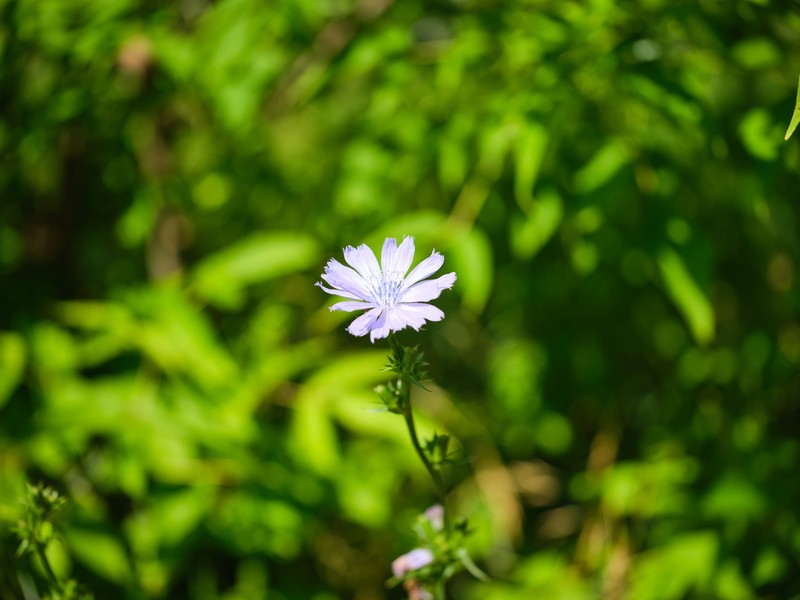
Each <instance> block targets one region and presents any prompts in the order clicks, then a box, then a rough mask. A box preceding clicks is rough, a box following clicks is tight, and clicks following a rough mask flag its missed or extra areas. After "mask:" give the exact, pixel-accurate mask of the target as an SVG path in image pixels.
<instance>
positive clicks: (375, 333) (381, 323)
mask: <svg viewBox="0 0 800 600" xmlns="http://www.w3.org/2000/svg"><path fill="white" fill-rule="evenodd" d="M370 312H371V311H370ZM388 312H389V311H387V310H384V311H383V312H382V313H381V315H380V316H379V317H378V320H377V321H375V324H374V325H373V326H372V330H371V331H370V332H369V341H371V342H373V343H374V342H375V340H380V339H382V338H385V337H387V336H388V335H389V332H390V331H391V330H392V328H391V324H390V321H389V315H388V314H387V313H388Z"/></svg>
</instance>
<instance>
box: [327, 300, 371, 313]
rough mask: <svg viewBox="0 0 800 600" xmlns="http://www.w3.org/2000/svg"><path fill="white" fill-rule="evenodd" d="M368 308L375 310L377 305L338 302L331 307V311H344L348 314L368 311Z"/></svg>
mask: <svg viewBox="0 0 800 600" xmlns="http://www.w3.org/2000/svg"><path fill="white" fill-rule="evenodd" d="M368 308H375V305H374V304H373V303H372V302H352V301H346V302H337V303H336V304H334V305H333V306H331V310H344V311H347V312H352V311H354V310H367V309H368Z"/></svg>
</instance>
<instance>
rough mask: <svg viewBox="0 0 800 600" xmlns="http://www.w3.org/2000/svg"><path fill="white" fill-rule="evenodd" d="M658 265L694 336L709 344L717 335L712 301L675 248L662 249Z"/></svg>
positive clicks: (699, 341) (670, 293) (673, 299)
mask: <svg viewBox="0 0 800 600" xmlns="http://www.w3.org/2000/svg"><path fill="white" fill-rule="evenodd" d="M658 267H659V269H660V271H661V276H662V277H663V279H664V285H665V286H666V288H667V295H668V296H669V297H670V299H671V300H672V301H673V303H674V304H675V306H676V307H677V309H678V310H679V311H680V313H681V314H682V315H683V318H684V319H685V320H686V324H687V325H688V326H689V330H690V331H691V332H692V336H693V337H694V339H695V340H696V341H697V342H698V343H699V344H707V343H708V342H710V341H711V340H712V339H713V338H714V309H713V307H712V306H711V302H709V300H708V298H706V295H705V294H704V293H703V291H702V290H701V289H700V287H699V286H698V285H697V282H695V280H694V279H693V278H692V276H691V274H690V273H689V270H688V269H687V268H686V265H685V264H684V263H683V260H682V259H681V257H680V256H678V255H677V254H676V253H675V252H674V251H673V250H663V251H662V252H661V254H660V255H659V256H658Z"/></svg>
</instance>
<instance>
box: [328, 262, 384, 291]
mask: <svg viewBox="0 0 800 600" xmlns="http://www.w3.org/2000/svg"><path fill="white" fill-rule="evenodd" d="M322 279H324V280H325V281H327V282H328V283H329V284H330V285H331V287H333V288H338V289H341V290H345V291H346V292H348V293H349V294H350V296H345V297H355V298H359V299H361V300H367V301H370V300H372V294H371V292H370V291H369V287H367V284H366V282H365V281H364V278H363V277H361V275H359V274H358V273H357V272H356V271H354V270H353V269H351V268H350V267H346V266H344V265H343V264H342V263H340V262H339V261H338V260H336V259H335V258H332V259H331V260H329V261H328V264H327V265H326V266H325V272H324V273H323V274H322Z"/></svg>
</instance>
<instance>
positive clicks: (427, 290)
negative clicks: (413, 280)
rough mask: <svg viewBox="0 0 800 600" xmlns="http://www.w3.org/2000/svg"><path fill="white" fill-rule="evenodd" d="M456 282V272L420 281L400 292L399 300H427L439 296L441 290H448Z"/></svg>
mask: <svg viewBox="0 0 800 600" xmlns="http://www.w3.org/2000/svg"><path fill="white" fill-rule="evenodd" d="M455 282H456V274H455V273H448V274H447V275H442V276H441V277H439V278H437V279H431V280H429V281H422V282H420V283H418V284H416V285H414V286H412V287H410V288H408V289H407V290H405V291H404V292H402V293H401V294H400V302H428V301H429V300H434V299H436V298H438V297H439V295H440V294H441V293H442V290H448V289H450V288H451V287H453V284H454V283H455Z"/></svg>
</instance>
